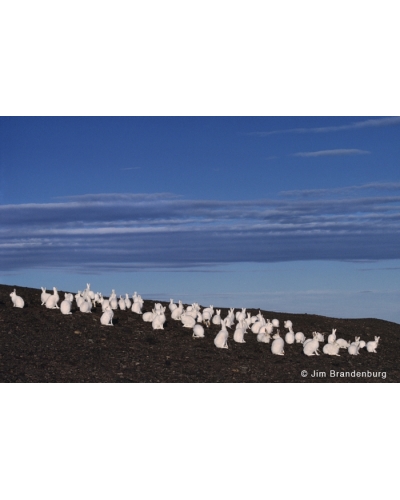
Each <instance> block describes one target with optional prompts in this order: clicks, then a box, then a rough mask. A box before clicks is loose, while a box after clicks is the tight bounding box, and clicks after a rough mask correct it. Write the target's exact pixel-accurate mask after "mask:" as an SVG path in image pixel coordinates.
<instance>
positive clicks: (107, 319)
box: [100, 306, 114, 326]
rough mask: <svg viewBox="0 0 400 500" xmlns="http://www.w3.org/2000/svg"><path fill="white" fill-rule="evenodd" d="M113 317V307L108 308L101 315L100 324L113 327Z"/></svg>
mask: <svg viewBox="0 0 400 500" xmlns="http://www.w3.org/2000/svg"><path fill="white" fill-rule="evenodd" d="M113 316H114V313H113V311H112V309H111V307H110V306H107V307H106V309H105V311H104V312H103V314H102V315H101V318H100V323H101V324H102V325H111V326H113V322H112V319H113Z"/></svg>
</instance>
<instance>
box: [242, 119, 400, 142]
mask: <svg viewBox="0 0 400 500" xmlns="http://www.w3.org/2000/svg"><path fill="white" fill-rule="evenodd" d="M395 125H400V117H399V116H393V117H387V118H375V119H369V120H362V121H358V122H353V123H349V124H346V125H337V126H330V127H310V128H291V129H286V130H285V129H283V130H269V131H264V132H249V133H248V134H246V135H253V136H258V137H267V136H269V135H275V134H310V133H314V134H320V133H327V132H340V131H342V130H357V129H364V128H372V127H392V126H395Z"/></svg>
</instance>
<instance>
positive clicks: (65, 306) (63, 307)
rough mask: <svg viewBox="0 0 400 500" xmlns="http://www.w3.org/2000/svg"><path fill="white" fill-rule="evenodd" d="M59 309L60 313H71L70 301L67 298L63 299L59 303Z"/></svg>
mask: <svg viewBox="0 0 400 500" xmlns="http://www.w3.org/2000/svg"><path fill="white" fill-rule="evenodd" d="M60 311H61V313H62V314H72V312H71V302H70V301H69V300H67V299H65V300H63V301H62V302H61V304H60Z"/></svg>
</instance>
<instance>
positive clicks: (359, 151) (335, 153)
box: [290, 149, 371, 158]
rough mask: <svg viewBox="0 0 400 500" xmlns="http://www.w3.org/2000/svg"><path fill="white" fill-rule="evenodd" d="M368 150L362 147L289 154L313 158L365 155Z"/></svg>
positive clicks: (368, 152)
mask: <svg viewBox="0 0 400 500" xmlns="http://www.w3.org/2000/svg"><path fill="white" fill-rule="evenodd" d="M367 154H371V152H370V151H364V150H362V149H325V150H322V151H309V152H305V153H293V154H292V155H290V156H298V157H301V158H315V157H319V156H346V155H367Z"/></svg>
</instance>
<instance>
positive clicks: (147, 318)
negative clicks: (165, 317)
mask: <svg viewBox="0 0 400 500" xmlns="http://www.w3.org/2000/svg"><path fill="white" fill-rule="evenodd" d="M155 315H156V310H155V309H153V310H152V311H151V312H150V311H148V312H145V313H143V315H142V319H143V321H146V322H147V323H151V322H152V321H153V319H154V316H155Z"/></svg>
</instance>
